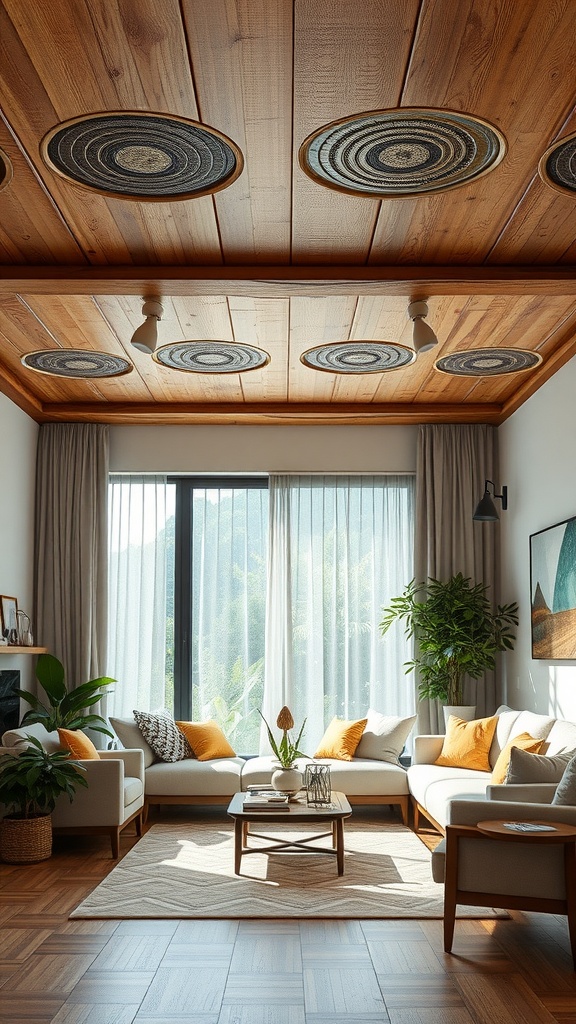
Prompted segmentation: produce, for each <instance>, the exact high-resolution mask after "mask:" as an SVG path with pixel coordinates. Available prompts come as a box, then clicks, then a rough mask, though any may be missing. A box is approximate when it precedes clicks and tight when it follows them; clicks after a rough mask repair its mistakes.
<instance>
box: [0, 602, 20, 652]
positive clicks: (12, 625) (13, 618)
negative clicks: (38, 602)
mask: <svg viewBox="0 0 576 1024" xmlns="http://www.w3.org/2000/svg"><path fill="white" fill-rule="evenodd" d="M0 620H1V621H0V625H1V626H2V636H3V637H4V638H5V639H6V640H7V641H8V643H9V644H16V643H18V601H17V600H16V598H15V597H7V596H6V595H5V594H0Z"/></svg>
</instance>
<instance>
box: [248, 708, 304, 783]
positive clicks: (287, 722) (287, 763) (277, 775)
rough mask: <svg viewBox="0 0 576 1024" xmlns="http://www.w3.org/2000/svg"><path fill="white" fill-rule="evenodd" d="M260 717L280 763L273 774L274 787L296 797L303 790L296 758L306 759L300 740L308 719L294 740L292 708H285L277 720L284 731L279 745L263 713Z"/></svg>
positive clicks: (277, 723)
mask: <svg viewBox="0 0 576 1024" xmlns="http://www.w3.org/2000/svg"><path fill="white" fill-rule="evenodd" d="M259 715H260V717H261V719H262V721H263V722H264V725H265V726H266V729H267V731H268V740H269V742H270V746H271V747H272V752H273V754H274V757H275V758H276V761H277V762H278V768H277V770H276V771H274V772H273V773H272V779H271V782H272V785H273V786H274V789H276V790H278V792H280V793H286V794H287V795H288V796H294V795H295V794H296V793H298V791H299V790H300V789H301V788H302V772H301V771H300V770H299V769H298V768H296V758H297V757H306V754H304V753H303V752H302V751H301V750H300V740H301V739H302V735H303V733H304V726H305V725H306V719H304V721H303V722H302V728H301V729H300V732H299V733H298V736H297V737H296V739H295V740H293V739H292V737H291V736H290V729H293V728H294V719H293V718H292V712H291V711H290V708H288V707H286V706H284V707H283V708H282V710H281V712H280V714H279V715H278V718H277V719H276V725H277V726H278V728H279V729H281V730H282V739H281V740H280V742H278V743H277V742H276V740H275V739H274V735H273V733H272V730H271V728H270V726H269V725H268V722H267V721H266V719H265V718H264V715H263V714H262V712H261V711H259Z"/></svg>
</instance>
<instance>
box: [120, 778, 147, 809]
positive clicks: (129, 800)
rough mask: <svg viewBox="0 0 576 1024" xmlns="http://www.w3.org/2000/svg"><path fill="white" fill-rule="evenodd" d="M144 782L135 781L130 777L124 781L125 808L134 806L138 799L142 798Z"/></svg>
mask: <svg viewBox="0 0 576 1024" xmlns="http://www.w3.org/2000/svg"><path fill="white" fill-rule="evenodd" d="M142 789H143V786H142V782H141V781H140V779H133V778H131V777H130V776H128V777H127V778H125V779H124V807H128V804H133V803H134V801H135V800H138V797H141V796H142Z"/></svg>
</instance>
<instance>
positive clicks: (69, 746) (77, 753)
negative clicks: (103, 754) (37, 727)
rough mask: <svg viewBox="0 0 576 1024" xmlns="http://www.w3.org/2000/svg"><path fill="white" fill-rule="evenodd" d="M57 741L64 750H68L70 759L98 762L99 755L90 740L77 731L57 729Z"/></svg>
mask: <svg viewBox="0 0 576 1024" xmlns="http://www.w3.org/2000/svg"><path fill="white" fill-rule="evenodd" d="M58 739H59V740H60V743H61V744H62V746H63V747H64V750H69V751H70V753H71V754H72V757H76V758H78V760H79V761H99V760H100V754H99V753H98V751H97V750H96V747H95V746H94V744H93V743H92V740H91V739H89V738H88V736H86V735H85V734H84V733H83V732H80V730H79V729H58Z"/></svg>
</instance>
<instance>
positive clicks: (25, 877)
mask: <svg viewBox="0 0 576 1024" xmlns="http://www.w3.org/2000/svg"><path fill="white" fill-rule="evenodd" d="M213 813H214V814H217V815H220V816H222V815H224V814H225V812H224V810H223V809H219V810H215V811H214V812H213ZM376 813H378V814H382V813H386V812H382V811H381V810H379V811H377V812H376ZM163 816H164V817H165V818H167V819H179V820H181V818H182V816H186V817H188V818H190V819H191V820H192V821H193V818H194V812H192V811H190V810H189V809H186V810H185V809H182V810H180V809H178V808H172V809H170V810H166V811H164V814H163ZM203 817H206V815H205V814H203ZM153 822H154V818H152V819H151V821H150V822H149V824H152V823H153ZM437 840H438V837H437V836H434V835H433V834H432V833H430V834H429V836H428V837H427V839H426V841H427V842H428V845H430V846H434V844H435V842H437ZM135 842H136V837H135V836H132V835H124V837H123V838H122V842H121V848H122V854H125V853H127V852H128V850H129V849H131V847H132V846H133V845H134V843H135ZM113 866H114V862H113V861H112V860H111V859H110V851H109V846H108V844H107V842H105V841H104V840H100V839H99V838H96V837H93V838H84V839H79V838H74V837H62V838H60V839H59V840H57V841H56V843H55V852H54V854H53V856H52V858H51V860H49V861H45V862H44V863H43V864H38V865H33V866H28V867H12V866H10V865H7V864H3V865H1V866H0V870H1V881H0V1022H10V1024H50V1022H52V1024H132V1022H135V1024H344V1022H346V1024H364V1022H366V1024H385V1022H391V1024H495V1022H498V1024H522V1022H526V1024H551V1022H553V1021H561V1022H563V1024H576V973H575V972H574V971H573V970H572V963H571V959H570V955H569V946H568V935H567V928H566V922H565V919H564V918H555V917H552V916H549V915H537V914H517V913H514V914H512V916H511V918H510V920H498V921H494V920H492V921H486V922H479V921H458V922H457V924H456V940H455V945H454V951H455V954H454V955H451V956H448V955H446V954H444V953H443V952H442V922H441V921H408V920H407V921H326V922H323V921H315V920H306V921H282V920H279V921H182V922H178V921H166V922H164V921H122V922H118V921H69V920H68V913H69V911H70V910H71V909H72V908H73V907H74V906H76V904H77V903H79V901H80V900H81V899H82V898H83V897H84V895H85V894H86V893H87V892H89V891H90V890H91V889H92V888H94V886H95V885H97V883H98V882H99V880H100V879H101V878H103V877H104V875H106V874H107V872H108V871H109V870H111V869H112V867H113Z"/></svg>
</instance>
